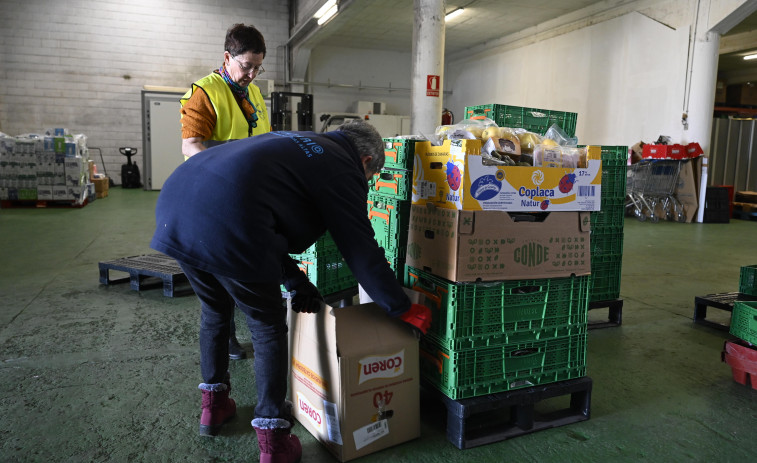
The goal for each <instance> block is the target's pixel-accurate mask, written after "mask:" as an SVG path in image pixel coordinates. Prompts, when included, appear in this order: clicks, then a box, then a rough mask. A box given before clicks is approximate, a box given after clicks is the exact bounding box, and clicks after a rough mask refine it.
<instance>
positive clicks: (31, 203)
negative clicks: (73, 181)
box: [0, 199, 89, 209]
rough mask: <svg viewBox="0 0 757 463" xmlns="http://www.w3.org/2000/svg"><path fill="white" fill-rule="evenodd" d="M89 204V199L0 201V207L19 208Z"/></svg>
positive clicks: (79, 206) (74, 206)
mask: <svg viewBox="0 0 757 463" xmlns="http://www.w3.org/2000/svg"><path fill="white" fill-rule="evenodd" d="M87 204H89V200H88V199H85V200H84V202H83V203H78V202H77V201H68V200H66V201H60V200H57V201H56V200H40V199H37V200H15V199H9V200H3V201H0V209H21V208H26V209H29V208H38V209H44V208H53V207H70V208H77V209H79V208H82V207H84V206H86V205H87Z"/></svg>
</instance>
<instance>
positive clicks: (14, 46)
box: [0, 0, 289, 183]
mask: <svg viewBox="0 0 757 463" xmlns="http://www.w3.org/2000/svg"><path fill="white" fill-rule="evenodd" d="M288 21H289V18H288V6H287V2H285V1H280V0H256V1H254V2H252V1H249V0H215V1H213V2H208V1H204V0H171V1H166V0H66V1H61V0H0V44H2V46H1V47H0V63H1V64H0V131H2V132H4V133H6V134H8V135H19V134H22V133H29V132H36V131H41V130H42V129H44V128H48V127H61V126H63V127H66V128H68V129H69V130H71V131H72V132H74V133H84V134H86V135H87V136H88V145H89V146H93V147H99V148H101V149H102V153H103V157H104V158H105V162H106V170H107V172H108V173H109V174H110V175H111V176H112V177H114V179H115V181H116V183H120V172H121V168H120V166H121V164H123V163H125V162H126V158H125V157H124V156H122V155H121V154H120V153H119V152H118V148H119V147H121V146H133V147H137V148H139V154H138V155H137V156H136V157H135V158H134V161H136V162H137V164H138V165H139V166H140V167H141V166H142V158H141V154H142V149H141V148H142V118H141V90H142V88H143V86H144V85H159V86H170V87H183V88H189V86H190V84H191V82H193V81H194V80H196V79H198V78H200V77H202V76H204V75H207V74H208V73H209V72H210V71H211V70H212V69H214V68H216V67H218V66H219V65H220V64H221V60H222V54H223V42H224V38H225V35H226V30H227V29H228V27H229V26H231V25H232V24H234V23H237V22H242V23H245V24H253V25H255V26H256V27H257V28H258V29H260V30H261V32H262V33H263V36H264V37H265V39H266V47H267V49H268V54H267V56H266V59H265V61H264V64H265V68H266V73H265V74H264V76H263V77H264V78H268V79H270V78H274V79H276V80H277V81H283V79H284V69H283V55H281V54H280V53H279V50H278V48H279V47H281V46H282V45H283V44H285V43H286V40H287V38H288V36H289V35H288V24H289V22H288ZM176 117H177V118H178V117H179V115H178V114H177V115H176ZM92 155H93V156H94V157H95V159H96V160H97V161H98V164H99V156H98V155H97V154H96V153H92Z"/></svg>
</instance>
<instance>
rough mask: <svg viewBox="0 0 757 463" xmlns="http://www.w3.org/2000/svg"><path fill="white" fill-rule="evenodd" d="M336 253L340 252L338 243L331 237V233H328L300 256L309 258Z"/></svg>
mask: <svg viewBox="0 0 757 463" xmlns="http://www.w3.org/2000/svg"><path fill="white" fill-rule="evenodd" d="M335 252H339V250H338V249H337V247H336V243H335V242H334V239H333V238H332V237H331V234H330V233H329V232H326V233H324V234H323V236H321V237H320V238H318V240H317V241H316V242H315V243H313V245H312V246H310V247H309V248H307V249H306V250H305V251H303V252H302V253H300V254H302V255H307V256H320V255H324V254H333V253H335Z"/></svg>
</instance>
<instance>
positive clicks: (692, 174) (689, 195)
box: [656, 157, 702, 223]
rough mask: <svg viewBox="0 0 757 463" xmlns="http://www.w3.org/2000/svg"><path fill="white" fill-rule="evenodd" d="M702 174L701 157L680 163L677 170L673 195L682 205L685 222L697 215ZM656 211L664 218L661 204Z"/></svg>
mask: <svg viewBox="0 0 757 463" xmlns="http://www.w3.org/2000/svg"><path fill="white" fill-rule="evenodd" d="M701 175H702V158H701V157H698V158H695V159H692V160H690V161H688V162H682V163H681V170H680V171H679V172H678V183H677V184H676V187H675V190H674V193H673V194H674V196H675V197H676V198H677V199H678V201H679V202H680V203H681V205H682V206H683V213H684V215H685V216H686V223H691V222H692V221H693V220H694V218H695V217H696V216H697V210H698V209H699V182H700V176H701ZM656 213H657V214H658V215H659V217H661V218H663V219H664V218H665V211H664V210H663V209H662V205H661V204H660V205H658V210H657V211H656Z"/></svg>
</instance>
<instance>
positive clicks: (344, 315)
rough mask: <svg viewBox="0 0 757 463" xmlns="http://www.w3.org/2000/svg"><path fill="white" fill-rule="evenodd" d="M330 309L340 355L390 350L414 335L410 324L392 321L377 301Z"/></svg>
mask: <svg viewBox="0 0 757 463" xmlns="http://www.w3.org/2000/svg"><path fill="white" fill-rule="evenodd" d="M327 309H330V310H329V312H330V313H333V317H332V318H334V319H335V323H336V345H337V352H338V354H339V356H340V357H343V356H346V355H350V356H353V355H365V354H371V353H376V352H381V351H383V350H386V349H389V350H391V349H392V348H393V347H395V346H397V345H403V344H405V343H406V342H407V340H408V338H409V337H412V336H413V333H412V330H411V329H410V328H409V327H406V326H405V324H404V323H403V322H401V321H399V320H392V319H391V318H390V317H389V316H388V315H387V314H386V312H385V311H384V310H383V309H381V308H380V307H379V306H378V305H376V304H375V303H369V304H360V305H355V306H351V307H342V308H331V307H327Z"/></svg>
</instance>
